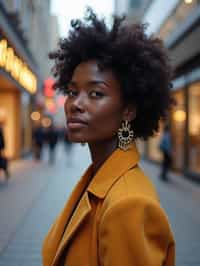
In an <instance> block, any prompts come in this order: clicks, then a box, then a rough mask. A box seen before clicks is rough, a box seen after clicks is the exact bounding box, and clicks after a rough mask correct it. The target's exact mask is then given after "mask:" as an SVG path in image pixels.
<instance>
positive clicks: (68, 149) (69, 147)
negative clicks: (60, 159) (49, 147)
mask: <svg viewBox="0 0 200 266" xmlns="http://www.w3.org/2000/svg"><path fill="white" fill-rule="evenodd" d="M63 141H64V145H65V150H66V154H67V163H68V164H69V165H71V163H72V142H71V141H70V140H69V137H68V132H67V129H65V132H64V139H63Z"/></svg>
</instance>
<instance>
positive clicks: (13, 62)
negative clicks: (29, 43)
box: [0, 36, 37, 159]
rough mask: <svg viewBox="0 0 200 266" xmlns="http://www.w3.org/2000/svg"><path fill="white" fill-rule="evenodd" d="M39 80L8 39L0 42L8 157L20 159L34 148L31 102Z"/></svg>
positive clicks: (0, 117) (0, 110)
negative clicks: (32, 142) (32, 146)
mask: <svg viewBox="0 0 200 266" xmlns="http://www.w3.org/2000/svg"><path fill="white" fill-rule="evenodd" d="M36 91H37V78H36V75H35V74H34V73H33V72H32V70H31V69H30V67H29V66H28V65H27V63H26V62H25V61H24V59H23V58H22V57H21V56H20V55H19V54H18V53H17V51H16V48H15V47H14V45H13V44H11V43H10V42H9V41H8V39H7V38H6V37H5V36H2V37H1V39H0V121H1V124H2V125H3V132H4V136H5V143H6V148H5V155H6V156H7V157H8V158H10V159H13V158H18V157H19V156H21V155H22V154H23V153H25V152H26V151H28V150H30V147H31V120H30V112H31V109H32V108H31V99H32V95H34V94H35V93H36Z"/></svg>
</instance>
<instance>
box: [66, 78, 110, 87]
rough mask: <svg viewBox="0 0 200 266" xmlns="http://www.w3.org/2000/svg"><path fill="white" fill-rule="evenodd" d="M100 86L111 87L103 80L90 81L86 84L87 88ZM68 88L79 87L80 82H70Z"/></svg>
mask: <svg viewBox="0 0 200 266" xmlns="http://www.w3.org/2000/svg"><path fill="white" fill-rule="evenodd" d="M99 84H103V85H104V86H106V87H109V84H108V83H107V82H105V81H103V80H89V81H87V82H86V85H87V86H91V85H99ZM68 86H72V87H78V82H76V81H75V80H71V81H69V83H68Z"/></svg>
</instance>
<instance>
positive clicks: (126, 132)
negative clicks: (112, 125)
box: [118, 120, 134, 151]
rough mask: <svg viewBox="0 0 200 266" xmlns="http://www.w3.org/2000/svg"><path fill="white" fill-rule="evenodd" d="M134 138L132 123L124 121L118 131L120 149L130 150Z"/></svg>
mask: <svg viewBox="0 0 200 266" xmlns="http://www.w3.org/2000/svg"><path fill="white" fill-rule="evenodd" d="M133 138H134V132H133V130H132V129H131V123H130V122H129V121H128V120H126V121H122V126H121V127H120V128H119V129H118V140H119V143H118V147H119V148H120V149H122V150H124V151H126V150H128V149H129V147H130V144H131V143H132V142H133Z"/></svg>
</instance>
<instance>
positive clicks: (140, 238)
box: [99, 197, 175, 266]
mask: <svg viewBox="0 0 200 266" xmlns="http://www.w3.org/2000/svg"><path fill="white" fill-rule="evenodd" d="M99 261H100V265H101V266H121V265H123V266H144V265H145V266H161V265H165V266H174V265H175V246H174V240H173V235H172V233H171V229H170V226H169V222H168V219H167V217H166V215H165V213H164V211H163V209H162V208H161V207H160V205H159V203H157V202H154V201H153V200H150V199H148V198H144V197H137V198H132V197H131V198H128V199H124V200H122V201H120V202H118V203H116V204H115V205H114V206H113V207H111V208H110V209H108V210H107V211H106V212H105V213H104V215H103V216H102V220H101V222H100V224H99Z"/></svg>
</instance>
